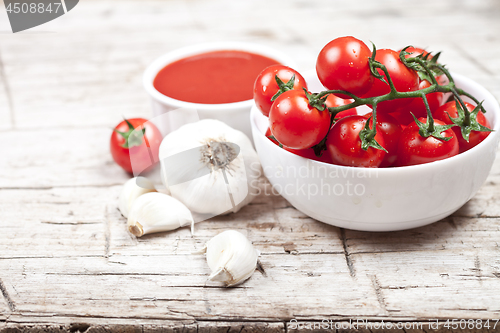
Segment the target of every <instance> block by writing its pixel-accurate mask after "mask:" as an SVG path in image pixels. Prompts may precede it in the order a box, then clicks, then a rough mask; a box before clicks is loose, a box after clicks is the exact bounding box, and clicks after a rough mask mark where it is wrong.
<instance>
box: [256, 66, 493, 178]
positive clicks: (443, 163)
mask: <svg viewBox="0 0 500 333" xmlns="http://www.w3.org/2000/svg"><path fill="white" fill-rule="evenodd" d="M450 74H451V76H452V77H453V79H454V80H455V82H456V83H457V86H460V85H461V83H467V85H471V86H473V87H474V89H475V90H480V91H481V94H482V95H483V96H485V99H484V100H491V101H492V102H493V106H494V107H493V108H492V109H490V110H486V112H492V113H494V115H495V118H494V120H495V123H494V125H493V126H492V129H493V132H491V133H490V135H488V136H487V137H486V139H484V140H483V141H482V142H480V143H479V144H478V145H477V146H475V147H473V148H471V149H469V150H467V151H465V152H463V153H459V154H457V155H455V156H452V157H449V158H446V159H443V160H439V161H434V162H431V163H425V164H418V165H409V166H401V167H388V168H372V169H374V170H377V171H376V172H377V174H378V173H379V172H380V173H381V174H380V175H386V176H387V175H390V174H392V175H394V174H396V173H399V174H401V173H407V172H414V171H420V170H421V171H423V172H426V170H427V169H435V168H436V167H442V168H447V167H449V166H452V165H453V164H456V163H460V161H463V160H464V159H467V158H468V156H469V155H471V154H474V152H475V151H476V150H477V149H476V148H477V147H479V146H483V147H484V146H485V145H487V144H488V143H489V142H490V141H492V140H497V137H498V136H499V135H500V133H499V132H500V105H499V103H498V101H497V100H496V99H495V97H494V96H493V95H492V94H491V93H490V92H489V91H488V90H487V89H486V88H484V87H483V86H482V85H480V84H479V83H477V82H476V81H474V80H472V79H469V78H467V77H466V76H463V75H461V74H456V73H453V72H451V73H450ZM304 76H307V75H304ZM259 115H261V113H260V111H259V110H258V109H257V106H256V105H255V103H254V105H253V106H252V109H251V111H250V123H251V126H252V130H253V131H254V132H255V131H256V132H257V133H260V134H261V135H262V136H264V137H265V133H262V131H261V130H260V129H259V126H258V125H257V124H256V116H259ZM254 140H256V138H254ZM265 141H267V142H266V143H265V144H268V145H270V146H268V147H271V146H273V147H274V148H270V149H277V150H275V151H276V152H278V151H280V152H281V153H285V155H286V154H289V155H288V156H296V157H299V158H301V159H304V160H307V161H308V162H309V163H312V164H313V165H315V164H316V165H317V166H322V167H327V168H340V169H344V170H349V171H350V172H354V171H360V170H363V168H359V167H353V166H344V165H338V164H331V163H326V162H321V161H316V160H312V159H309V158H306V157H302V156H299V155H296V154H293V153H291V152H289V151H287V150H285V149H281V148H279V146H277V145H275V144H274V143H272V142H271V140H265ZM349 171H348V172H349Z"/></svg>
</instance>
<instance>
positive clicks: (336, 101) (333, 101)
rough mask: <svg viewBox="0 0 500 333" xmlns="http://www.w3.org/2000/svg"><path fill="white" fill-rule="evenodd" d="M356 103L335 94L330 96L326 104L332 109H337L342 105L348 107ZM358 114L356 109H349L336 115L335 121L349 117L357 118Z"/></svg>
mask: <svg viewBox="0 0 500 333" xmlns="http://www.w3.org/2000/svg"><path fill="white" fill-rule="evenodd" d="M352 102H354V100H353V99H344V98H340V97H338V96H336V95H334V94H329V95H328V97H327V98H326V101H325V104H326V106H328V107H329V108H331V107H337V106H342V105H348V104H351V103H352ZM357 114H358V112H357V111H356V108H351V109H347V110H345V111H341V112H339V113H337V114H336V115H335V119H340V118H344V117H347V116H356V115H357Z"/></svg>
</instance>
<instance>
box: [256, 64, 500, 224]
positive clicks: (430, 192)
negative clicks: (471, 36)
mask: <svg viewBox="0 0 500 333" xmlns="http://www.w3.org/2000/svg"><path fill="white" fill-rule="evenodd" d="M304 76H305V79H306V81H307V82H308V86H311V87H318V83H319V81H318V79H317V78H316V75H315V74H314V75H304ZM453 77H454V78H455V82H456V84H457V85H458V86H459V87H460V88H462V89H465V90H466V91H468V92H469V93H471V94H472V95H473V96H475V97H476V98H477V99H478V100H480V101H481V100H484V104H483V105H484V107H485V109H486V110H487V112H486V114H485V116H486V118H487V119H488V120H489V121H490V124H492V126H493V129H494V130H495V131H494V132H492V133H490V135H489V136H488V137H487V138H486V139H485V140H484V141H483V142H481V143H480V144H479V145H477V146H476V147H474V148H472V149H470V150H468V151H466V152H464V153H462V154H459V155H457V156H454V157H451V158H448V159H445V160H441V161H437V162H433V163H428V164H422V165H415V166H407V167H398V168H380V169H365V168H354V167H344V166H338V165H332V164H327V163H322V162H318V161H313V160H310V159H306V158H303V157H300V156H297V155H295V154H292V153H290V152H288V151H286V150H284V149H281V148H279V147H278V146H277V145H275V144H274V143H272V142H271V141H270V140H269V139H267V138H266V137H265V135H264V133H265V131H266V130H267V128H268V125H269V120H268V118H267V117H265V116H263V115H262V114H261V113H260V112H259V111H258V110H257V108H256V107H255V106H254V107H253V108H252V111H251V115H250V118H251V119H250V120H251V125H252V132H253V138H254V143H255V147H256V149H257V153H258V154H259V157H260V160H261V163H262V166H263V168H264V173H265V175H266V177H267V178H268V179H269V181H270V182H271V184H272V185H273V189H274V190H275V192H278V193H280V194H281V195H282V196H283V197H284V198H285V199H287V200H288V201H289V202H290V204H292V205H293V206H294V207H295V208H297V209H298V210H300V211H301V212H303V213H304V214H306V215H309V216H310V217H312V218H314V219H316V220H318V221H321V222H325V223H328V224H331V225H334V226H337V227H342V228H347V229H354V230H364V231H393V230H403V229H409V228H415V227H419V226H423V225H426V224H429V223H433V222H436V221H439V220H440V219H442V218H444V217H446V216H448V215H450V214H452V213H453V212H455V211H456V210H457V209H459V208H460V207H461V206H462V205H463V204H465V203H466V202H467V201H468V200H469V199H470V198H472V196H473V195H474V194H475V193H476V192H477V190H478V189H479V188H480V187H481V185H482V184H483V183H484V181H485V180H486V178H487V177H488V173H489V172H490V169H491V167H492V165H493V162H494V160H495V154H496V150H497V146H498V143H499V141H500V108H499V105H498V102H497V101H496V100H495V98H494V97H493V96H492V95H491V94H490V93H489V92H488V91H487V90H486V89H485V88H483V87H482V86H480V85H479V84H477V83H476V82H474V81H472V80H470V79H468V78H466V77H464V76H461V75H458V74H453Z"/></svg>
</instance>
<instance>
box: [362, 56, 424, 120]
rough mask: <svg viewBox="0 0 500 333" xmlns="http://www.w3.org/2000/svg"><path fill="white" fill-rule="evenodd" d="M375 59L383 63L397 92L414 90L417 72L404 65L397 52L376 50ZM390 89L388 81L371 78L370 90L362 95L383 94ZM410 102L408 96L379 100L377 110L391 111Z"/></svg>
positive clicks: (416, 86)
mask: <svg viewBox="0 0 500 333" xmlns="http://www.w3.org/2000/svg"><path fill="white" fill-rule="evenodd" d="M375 60H377V61H378V62H380V63H381V64H382V65H385V67H386V68H387V71H388V73H389V76H390V77H391V79H392V82H393V83H394V87H395V88H396V90H397V91H399V92H408V91H415V90H417V89H418V84H419V78H418V74H417V72H415V71H414V70H412V69H409V68H408V67H406V66H405V65H404V64H403V63H402V62H401V60H400V59H399V53H397V52H396V51H393V50H390V49H381V50H377V54H376V55H375ZM377 71H378V72H379V73H380V74H381V75H382V76H383V77H384V79H385V80H386V82H388V81H387V78H386V77H385V74H384V72H383V71H382V70H381V69H380V68H378V69H377ZM390 91H391V88H390V87H389V84H388V83H384V82H382V81H380V80H379V79H374V80H373V85H372V86H371V88H370V90H369V91H368V92H367V93H366V94H365V95H364V96H363V97H365V98H366V97H375V96H380V95H385V94H387V93H389V92H390ZM410 102H411V99H409V98H400V99H397V100H392V101H385V102H381V103H379V104H378V105H377V111H378V112H379V113H391V112H394V111H396V110H397V109H398V108H401V107H403V106H405V105H408V104H409V103H410Z"/></svg>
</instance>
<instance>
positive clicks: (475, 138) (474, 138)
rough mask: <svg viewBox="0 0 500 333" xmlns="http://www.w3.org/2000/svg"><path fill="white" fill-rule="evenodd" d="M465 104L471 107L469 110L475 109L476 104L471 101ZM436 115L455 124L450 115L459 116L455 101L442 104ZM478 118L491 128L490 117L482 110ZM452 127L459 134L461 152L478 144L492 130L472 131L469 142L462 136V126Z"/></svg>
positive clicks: (447, 122) (481, 122)
mask: <svg viewBox="0 0 500 333" xmlns="http://www.w3.org/2000/svg"><path fill="white" fill-rule="evenodd" d="M465 106H466V107H467V109H469V111H472V110H474V105H472V104H470V103H467V102H465ZM448 115H449V116H448ZM434 117H435V118H437V119H439V120H442V121H443V122H444V123H445V124H453V122H452V121H451V120H450V117H452V118H457V117H458V111H457V106H456V104H455V101H451V102H448V103H446V104H444V105H442V106H441V107H440V108H439V109H437V110H436V112H434ZM476 119H477V122H478V123H480V124H481V125H483V126H486V127H488V128H491V126H490V122H489V121H488V119H486V117H485V116H484V114H483V113H482V112H481V111H479V112H478V114H477V118H476ZM451 129H452V130H453V131H454V132H455V135H456V136H457V139H458V145H459V148H460V152H461V153H462V152H464V151H467V150H469V149H471V148H472V147H474V146H477V145H478V144H479V143H480V142H481V141H483V140H484V139H486V137H487V136H488V135H489V134H490V132H479V131H472V132H470V134H469V142H467V141H466V140H465V139H464V138H463V136H462V131H461V129H460V127H458V126H455V127H452V128H451Z"/></svg>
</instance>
